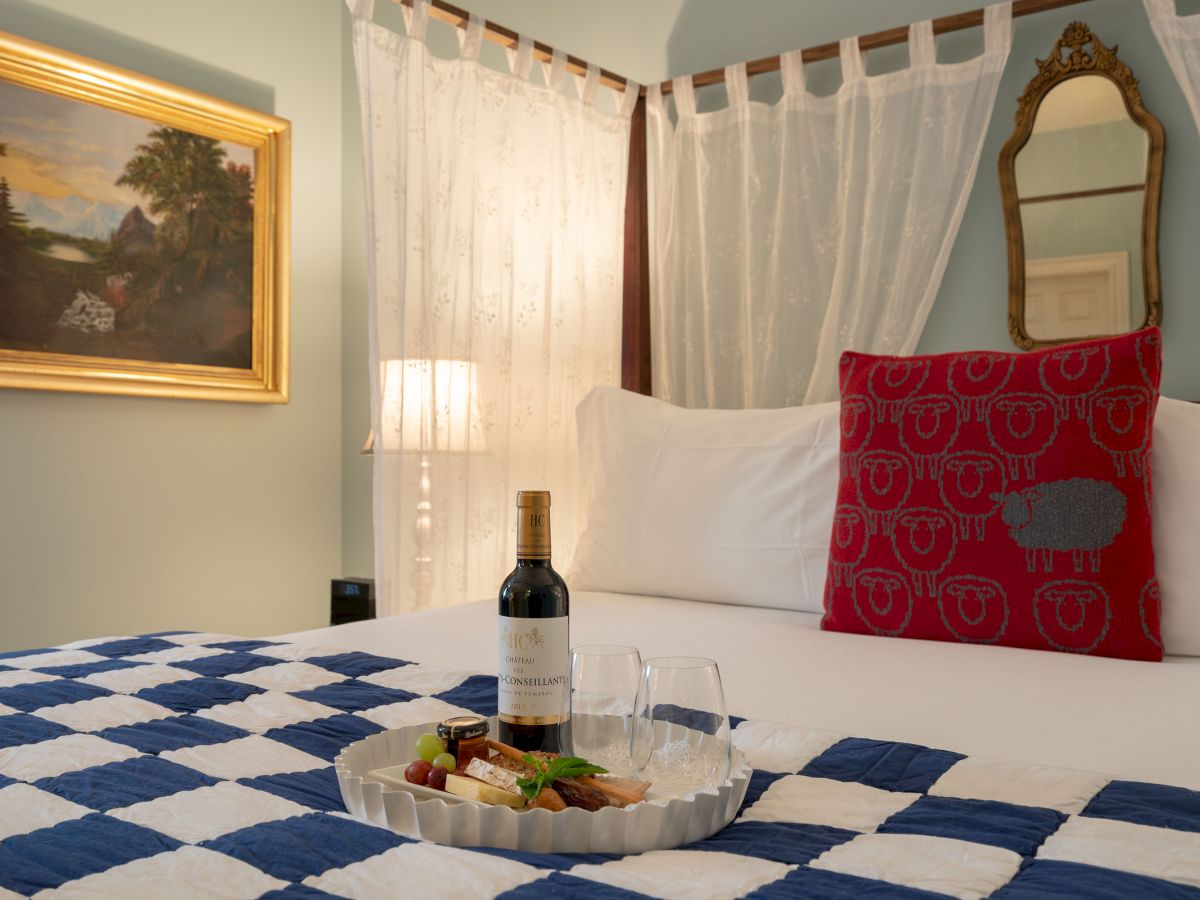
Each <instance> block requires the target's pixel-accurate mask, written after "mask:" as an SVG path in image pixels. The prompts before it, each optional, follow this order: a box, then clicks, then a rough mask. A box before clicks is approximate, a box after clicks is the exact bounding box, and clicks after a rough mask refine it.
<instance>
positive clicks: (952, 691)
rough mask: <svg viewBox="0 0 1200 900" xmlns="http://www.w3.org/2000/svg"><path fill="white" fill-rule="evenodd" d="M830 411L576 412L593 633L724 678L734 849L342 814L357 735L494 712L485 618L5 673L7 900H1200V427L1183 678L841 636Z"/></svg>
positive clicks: (162, 647)
mask: <svg viewBox="0 0 1200 900" xmlns="http://www.w3.org/2000/svg"><path fill="white" fill-rule="evenodd" d="M839 420H840V410H839V409H838V405H837V404H823V405H818V406H814V407H803V408H797V409H792V410H769V411H717V410H692V411H684V410H679V409H677V408H674V407H670V406H668V405H667V404H664V403H661V402H660V401H657V400H654V399H652V398H648V397H643V396H640V395H635V394H630V393H627V392H621V391H616V390H615V389H598V390H597V391H596V392H595V393H594V394H593V395H591V397H590V398H589V400H588V401H586V402H585V403H584V404H583V405H582V406H581V408H580V437H581V444H582V450H583V452H582V460H583V466H584V473H585V481H586V483H587V484H588V485H589V487H590V488H591V490H590V495H589V497H588V499H587V501H586V502H587V505H588V515H587V524H586V527H585V529H584V532H583V535H582V536H581V539H580V548H579V549H578V550H577V552H576V556H575V560H574V562H573V564H572V566H571V569H570V572H569V578H570V580H571V582H572V585H573V592H572V600H571V629H572V632H571V642H572V643H573V644H575V645H579V644H583V643H607V642H612V643H628V644H634V645H636V646H638V647H639V648H640V650H641V652H642V654H643V656H645V657H649V656H654V655H663V654H672V655H676V654H692V655H701V656H708V657H711V658H713V659H716V660H717V661H718V662H719V664H720V667H721V671H722V676H723V681H724V687H725V692H726V696H727V705H728V709H729V713H730V716H731V724H732V725H733V726H734V728H733V740H734V743H735V745H736V746H737V747H738V749H739V750H741V751H742V752H743V753H745V754H746V756H747V759H748V761H749V763H750V765H751V766H752V767H753V769H754V774H753V776H752V778H751V779H750V786H749V789H748V791H747V794H746V800H745V802H744V804H743V806H742V807H741V809H740V810H739V813H738V816H737V818H736V819H735V821H734V822H733V824H731V825H730V826H728V827H726V828H725V829H724V830H722V831H720V832H718V833H717V834H716V835H713V836H712V837H710V838H708V839H706V840H704V841H700V842H698V843H694V844H691V845H687V846H683V847H680V848H678V849H675V850H666V851H654V852H652V853H647V854H640V855H632V856H625V857H612V856H606V855H603V854H578V853H567V852H559V853H551V854H540V853H530V852H524V851H501V850H494V849H489V848H458V847H445V846H440V845H437V844H433V843H429V842H421V841H415V840H412V839H410V838H406V837H403V836H400V835H397V834H394V833H392V832H391V831H389V830H387V829H384V828H381V827H378V826H376V825H373V824H368V823H364V822H361V821H358V820H356V819H354V818H353V817H352V816H350V815H349V814H348V813H347V812H346V808H345V806H344V804H343V800H342V797H341V795H340V793H339V789H338V783H337V778H336V774H335V770H334V765H333V763H334V760H335V758H336V757H337V755H338V754H339V753H340V752H341V751H342V750H343V749H344V748H345V747H346V746H348V745H349V744H351V743H353V742H355V741H357V740H360V739H363V738H366V737H369V736H370V735H372V734H377V733H380V732H382V731H385V730H390V729H395V728H401V727H405V726H410V725H417V724H423V723H426V722H432V721H439V720H441V719H442V718H445V717H446V716H449V715H454V714H458V713H461V712H463V711H472V712H476V713H479V714H483V715H491V714H494V712H495V708H496V681H495V671H496V669H495V665H496V645H495V633H496V632H495V614H496V607H495V602H496V601H495V600H494V599H492V598H484V599H480V600H478V601H476V602H473V603H467V604H464V605H459V606H451V607H447V608H443V609H434V610H429V611H424V612H417V613H411V614H407V615H403V616H396V617H392V618H385V619H380V620H372V621H367V622H359V623H353V624H348V625H341V626H337V627H331V628H321V629H316V630H312V631H304V632H298V633H290V634H281V635H276V636H273V637H268V638H245V637H239V636H237V635H220V634H207V633H199V634H196V633H189V632H166V633H161V634H156V635H142V636H137V635H132V636H130V635H126V636H117V637H112V638H100V639H89V640H83V641H78V642H75V643H72V644H69V645H64V646H62V647H56V648H42V649H40V650H33V651H18V652H10V653H6V654H0V898H8V897H9V896H33V895H37V896H63V897H69V896H111V895H114V894H122V895H126V896H135V897H136V896H147V897H151V896H167V895H170V896H179V897H184V896H213V895H218V896H231V897H260V896H262V897H265V896H292V895H295V896H322V895H324V896H328V895H332V896H349V897H384V896H410V895H413V896H417V895H429V896H437V897H443V896H445V897H475V896H490V895H503V896H511V897H538V896H564V895H570V896H595V897H605V898H608V897H613V898H618V897H627V896H656V897H688V898H691V897H741V896H761V897H769V896H806V897H807V896H825V897H859V896H880V897H906V898H931V897H938V896H941V897H944V896H956V897H963V898H976V897H985V896H992V895H995V896H998V897H1004V898H1008V900H1011V898H1020V897H1046V896H1061V897H1076V896H1106V897H1117V896H1156V897H1157V896H1161V897H1179V898H1185V897H1195V896H1197V895H1200V765H1198V764H1197V762H1196V760H1197V749H1198V748H1200V719H1197V717H1196V716H1195V715H1193V710H1194V706H1195V703H1194V698H1195V697H1196V696H1197V693H1198V692H1200V615H1198V614H1197V603H1198V598H1197V596H1196V592H1195V588H1194V586H1195V585H1196V584H1198V583H1200V576H1198V575H1197V572H1196V566H1197V565H1198V563H1200V561H1197V560H1196V559H1195V558H1194V557H1195V553H1194V539H1193V538H1192V536H1194V535H1195V534H1196V533H1200V521H1198V519H1200V478H1197V477H1196V469H1195V466H1194V464H1193V454H1194V447H1195V446H1196V444H1197V442H1198V441H1200V407H1196V406H1195V405H1193V404H1186V403H1181V402H1178V401H1169V400H1164V401H1162V403H1161V404H1160V406H1159V412H1158V416H1157V418H1156V420H1155V423H1154V429H1155V432H1154V439H1155V479H1156V492H1155V495H1154V518H1155V523H1156V529H1157V530H1156V532H1155V552H1156V557H1157V565H1158V569H1157V571H1158V577H1159V580H1160V581H1161V583H1162V590H1163V616H1162V621H1163V637H1164V641H1165V646H1166V658H1165V660H1164V661H1163V662H1160V663H1149V662H1140V661H1131V660H1127V659H1114V658H1103V657H1091V656H1086V655H1080V654H1074V653H1052V652H1044V651H1031V650H1027V649H1018V648H1014V647H1004V646H984V645H979V644H960V643H949V642H943V641H930V640H911V639H893V638H884V637H878V636H874V635H871V636H868V635H862V634H848V633H832V632H829V631H823V630H821V627H820V624H821V614H820V610H821V605H822V594H823V587H824V585H825V581H826V578H825V571H826V569H827V568H828V565H829V550H828V545H829V533H830V523H831V520H832V517H833V515H834V504H835V497H834V491H835V488H836V485H837V482H838V475H839V457H838V434H839V424H838V423H839ZM689 467H691V468H689ZM697 467H698V468H697ZM713 471H719V472H720V473H722V477H721V478H720V479H711V478H709V479H707V480H705V481H700V482H698V481H697V479H698V478H702V477H703V473H704V472H713ZM697 483H703V484H705V485H706V487H705V490H703V491H697V490H696V489H695V485H696V484H697ZM635 503H640V504H642V514H641V515H639V516H638V517H637V521H638V522H639V523H640V524H639V525H638V526H636V527H628V526H626V527H617V525H616V524H614V523H618V522H627V521H628V516H627V515H626V512H627V510H628V509H630V508H631V504H635ZM665 508H671V509H674V510H675V515H674V527H672V528H669V529H668V528H666V527H665V525H664V522H663V521H660V520H659V519H658V518H657V513H656V512H655V511H656V510H660V509H665ZM747 508H748V509H749V510H750V514H749V515H747V514H746V509H747ZM681 510H682V511H684V514H682V515H680V514H679V512H680V511H681ZM1160 525H1161V526H1162V527H1161V528H1158V526H1160ZM748 572H749V573H753V575H754V577H752V578H748V577H746V573H748ZM597 582H605V583H607V589H603V590H602V589H598V588H597ZM670 594H678V595H680V596H664V595H670Z"/></svg>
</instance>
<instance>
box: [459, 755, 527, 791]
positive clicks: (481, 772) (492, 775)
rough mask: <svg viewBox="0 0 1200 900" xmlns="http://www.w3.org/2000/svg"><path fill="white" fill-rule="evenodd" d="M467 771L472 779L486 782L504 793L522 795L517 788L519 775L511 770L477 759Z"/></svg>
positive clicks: (472, 761)
mask: <svg viewBox="0 0 1200 900" xmlns="http://www.w3.org/2000/svg"><path fill="white" fill-rule="evenodd" d="M466 771H467V774H468V775H470V776H471V777H472V778H478V779H479V780H480V781H486V782H487V783H488V784H490V785H492V786H493V787H498V788H500V790H502V791H508V792H509V793H510V794H519V793H521V789H520V788H519V787H517V773H516V772H513V771H511V770H510V769H503V768H501V767H500V766H496V765H493V764H492V763H490V762H488V761H487V760H483V759H478V758H476V759H473V760H471V762H470V763H468V764H467V770H466Z"/></svg>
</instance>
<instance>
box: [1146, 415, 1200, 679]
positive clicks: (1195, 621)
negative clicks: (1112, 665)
mask: <svg viewBox="0 0 1200 900" xmlns="http://www.w3.org/2000/svg"><path fill="white" fill-rule="evenodd" d="M1198 457H1200V404H1196V403H1188V402H1186V401H1184V400H1172V399H1170V398H1169V397H1162V398H1160V399H1159V401H1158V411H1157V412H1156V413H1155V414H1154V443H1153V449H1152V456H1151V459H1150V479H1151V481H1150V483H1151V487H1152V490H1153V491H1154V494H1153V497H1152V498H1151V510H1150V514H1151V516H1152V522H1153V524H1152V528H1153V538H1154V569H1155V573H1156V574H1157V576H1158V587H1159V591H1160V593H1161V595H1162V637H1163V649H1164V650H1166V652H1167V653H1177V654H1183V655H1186V656H1200V460H1198Z"/></svg>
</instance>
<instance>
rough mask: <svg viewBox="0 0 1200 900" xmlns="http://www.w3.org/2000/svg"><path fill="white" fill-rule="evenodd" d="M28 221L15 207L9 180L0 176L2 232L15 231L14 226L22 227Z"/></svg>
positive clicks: (0, 222) (0, 224)
mask: <svg viewBox="0 0 1200 900" xmlns="http://www.w3.org/2000/svg"><path fill="white" fill-rule="evenodd" d="M0 146H3V145H0ZM28 221H29V220H28V219H26V218H25V214H24V213H22V212H21V211H20V210H18V209H17V208H16V207H15V206H13V203H12V189H11V188H9V186H8V179H7V178H5V177H4V176H2V175H0V231H15V230H16V228H14V226H16V227H17V228H19V227H22V226H24V225H26V224H27V223H28Z"/></svg>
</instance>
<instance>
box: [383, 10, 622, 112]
mask: <svg viewBox="0 0 1200 900" xmlns="http://www.w3.org/2000/svg"><path fill="white" fill-rule="evenodd" d="M392 2H393V3H400V4H403V5H404V6H412V5H413V0H392ZM429 16H430V18H433V19H437V20H438V21H439V22H446V23H448V24H450V25H453V26H454V27H455V28H463V29H465V28H466V27H467V25H468V23H469V22H470V21H471V14H470V13H469V12H467V11H466V10H465V9H461V8H460V7H457V6H455V5H454V4H452V3H447V2H446V0H430V4H429ZM483 36H484V38H486V39H487V40H489V41H491V42H492V43H493V44H499V45H500V46H501V47H504V48H506V49H508V50H515V49H516V48H517V42H518V41H519V40H520V38H521V35H520V34H518V33H517V32H515V31H513V30H512V29H511V28H505V27H504V26H503V25H499V24H497V23H495V22H492V21H489V20H487V19H484V22H483ZM533 55H534V58H536V59H540V60H541V61H542V62H551V61H552V59H553V58H554V48H553V47H551V46H550V45H549V44H543V43H542V42H541V41H534V42H533ZM564 56H565V57H566V60H567V71H568V72H570V73H572V74H573V75H586V74H587V68H588V62H587V60H586V59H580V58H579V57H578V56H572V55H571V54H569V53H566V54H564ZM600 83H601V84H603V85H604V86H605V87H610V88H612V89H613V90H614V91H624V90H625V85H626V84H627V83H628V80H627V79H626V78H625V77H624V76H623V75H618V74H617V73H616V72H610V71H609V70H608V69H600Z"/></svg>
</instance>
